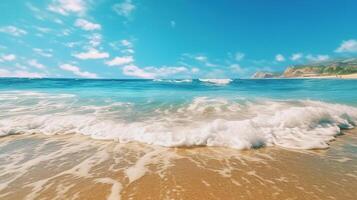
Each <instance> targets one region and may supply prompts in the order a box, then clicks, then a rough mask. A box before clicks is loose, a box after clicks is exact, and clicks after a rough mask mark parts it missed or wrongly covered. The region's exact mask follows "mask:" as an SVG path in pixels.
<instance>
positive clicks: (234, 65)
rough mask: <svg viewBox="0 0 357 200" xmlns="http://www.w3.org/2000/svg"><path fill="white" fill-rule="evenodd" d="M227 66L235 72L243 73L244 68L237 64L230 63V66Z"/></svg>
mask: <svg viewBox="0 0 357 200" xmlns="http://www.w3.org/2000/svg"><path fill="white" fill-rule="evenodd" d="M229 68H230V70H231V71H232V72H233V73H236V74H242V73H244V69H243V68H242V67H241V66H240V65H239V64H232V65H231V66H229Z"/></svg>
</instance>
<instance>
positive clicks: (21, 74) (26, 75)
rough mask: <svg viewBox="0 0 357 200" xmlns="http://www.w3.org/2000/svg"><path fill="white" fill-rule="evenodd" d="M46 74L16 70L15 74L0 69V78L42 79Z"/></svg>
mask: <svg viewBox="0 0 357 200" xmlns="http://www.w3.org/2000/svg"><path fill="white" fill-rule="evenodd" d="M44 76H45V75H44V74H40V73H34V72H28V71H23V70H16V71H14V72H10V71H9V70H6V69H0V77H18V78H42V77H44Z"/></svg>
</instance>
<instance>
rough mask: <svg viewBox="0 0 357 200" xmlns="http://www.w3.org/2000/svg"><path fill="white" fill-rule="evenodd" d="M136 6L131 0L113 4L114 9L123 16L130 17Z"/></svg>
mask: <svg viewBox="0 0 357 200" xmlns="http://www.w3.org/2000/svg"><path fill="white" fill-rule="evenodd" d="M135 8H136V6H135V5H134V4H133V2H132V1H131V0H124V1H122V2H121V3H117V4H115V5H114V6H113V10H114V11H115V12H116V13H117V14H118V15H121V16H124V17H130V15H131V13H132V12H133V11H134V10H135Z"/></svg>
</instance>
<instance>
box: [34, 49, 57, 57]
mask: <svg viewBox="0 0 357 200" xmlns="http://www.w3.org/2000/svg"><path fill="white" fill-rule="evenodd" d="M32 50H33V51H34V52H35V53H37V54H38V55H40V56H43V57H48V58H49V57H52V56H53V55H52V52H53V50H52V49H40V48H33V49H32Z"/></svg>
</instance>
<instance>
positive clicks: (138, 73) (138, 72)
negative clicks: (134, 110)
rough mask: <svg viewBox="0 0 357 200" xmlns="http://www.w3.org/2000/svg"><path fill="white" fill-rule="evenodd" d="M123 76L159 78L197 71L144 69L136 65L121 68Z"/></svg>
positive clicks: (173, 67) (175, 68) (166, 67)
mask: <svg viewBox="0 0 357 200" xmlns="http://www.w3.org/2000/svg"><path fill="white" fill-rule="evenodd" d="M122 70H123V74H124V75H127V76H133V77H139V78H149V79H153V78H159V77H160V78H161V77H168V76H171V75H175V74H182V73H188V72H192V73H197V72H198V71H199V69H197V68H193V69H192V70H189V69H187V68H186V67H182V66H176V67H175V66H172V67H170V66H163V67H152V66H149V67H144V68H140V67H138V66H136V65H132V64H130V65H125V66H124V67H123V69H122Z"/></svg>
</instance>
